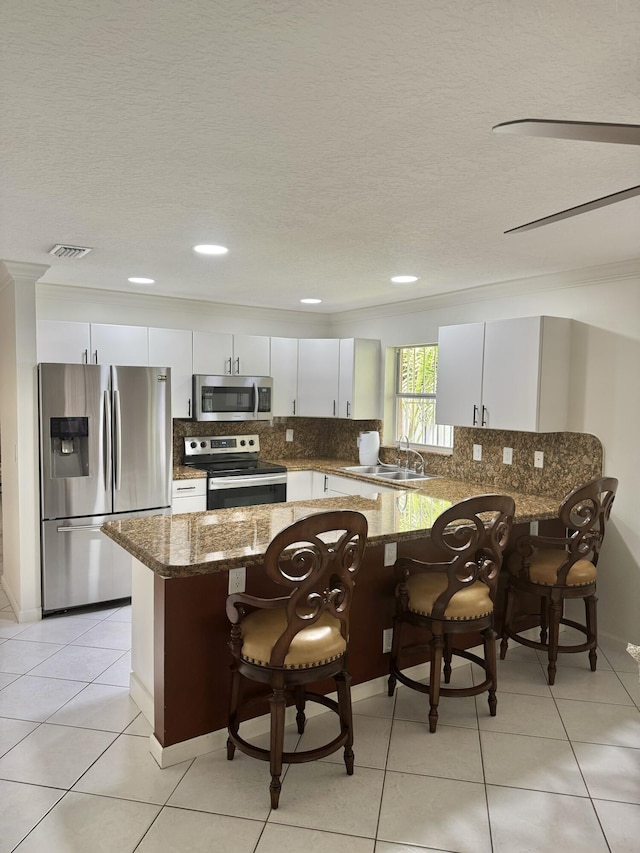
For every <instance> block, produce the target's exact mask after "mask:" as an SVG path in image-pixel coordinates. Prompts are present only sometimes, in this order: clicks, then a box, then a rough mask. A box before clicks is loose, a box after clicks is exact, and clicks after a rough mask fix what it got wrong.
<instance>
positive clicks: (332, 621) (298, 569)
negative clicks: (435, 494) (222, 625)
mask: <svg viewBox="0 0 640 853" xmlns="http://www.w3.org/2000/svg"><path fill="white" fill-rule="evenodd" d="M366 541H367V520H366V518H365V517H364V516H363V515H362V514H361V513H359V512H352V511H350V510H336V511H330V512H322V513H318V514H316V515H309V516H307V517H306V518H303V519H300V520H299V521H296V522H294V523H293V524H292V525H290V526H289V527H287V528H286V529H285V530H282V531H281V532H280V533H278V535H277V536H275V537H274V539H273V540H272V542H271V543H270V545H269V547H268V548H267V551H266V553H265V557H264V569H265V571H266V573H267V575H268V577H269V578H271V580H273V581H275V582H276V583H277V584H280V585H281V586H284V587H285V588H287V590H289V594H288V595H287V596H284V597H282V598H273V599H264V598H255V597H254V596H251V595H246V594H245V593H235V594H233V595H230V596H229V597H228V598H227V616H228V617H229V620H230V622H231V624H232V628H231V643H230V647H231V655H232V667H231V668H232V682H231V707H230V711H229V737H228V740H227V758H228V759H229V760H230V761H231V760H232V759H233V756H234V753H235V750H236V747H237V748H238V749H239V750H241V751H242V752H244V753H246V754H247V755H251V756H253V757H254V758H259V759H261V760H262V761H268V762H269V765H270V769H271V785H270V792H271V807H272V808H274V809H277V808H278V802H279V798H280V787H281V783H280V775H281V773H282V765H283V763H286V764H298V763H301V762H305V761H314V760H316V759H318V758H324V757H325V756H327V755H330V754H331V753H333V752H336V751H337V750H338V749H340V748H341V747H344V762H345V765H346V768H347V774H348V775H352V774H353V760H354V754H353V748H352V746H353V723H352V716H351V676H350V675H349V671H348V669H347V645H348V640H349V608H350V605H351V597H352V594H353V586H354V577H355V575H356V573H357V571H358V569H359V567H360V563H361V562H362V556H363V553H364V548H365V545H366ZM330 677H331V678H334V679H335V683H336V689H337V693H338V701H337V702H335V701H334V700H332V699H329V698H328V697H326V696H323V695H320V694H318V693H313V692H311V691H310V690H308V685H310V684H312V683H314V682H319V681H322V680H323V679H325V678H330ZM243 679H249V680H251V681H257V682H260V683H262V684H266V685H268V688H269V705H270V715H271V741H270V748H269V749H261V748H259V747H257V746H254V745H253V744H251V743H249V742H248V741H246V740H244V739H243V738H242V737H241V735H240V734H239V727H240V722H241V716H242V712H243V711H245V710H247V709H248V708H249V707H251V706H252V705H254V704H255V703H257V702H260V701H262V702H263V701H264V696H261V697H256V698H253V699H249V700H247V701H246V702H244V703H243V701H242V696H241V694H242V683H243ZM288 695H291V696H292V697H293V699H294V700H295V704H296V708H297V716H296V721H297V725H298V732H299V733H300V734H302V733H303V732H304V727H305V719H306V718H305V713H304V711H305V702H306V701H307V700H310V701H314V702H318V703H320V704H321V705H324V706H325V707H327V708H329V709H330V710H331V711H334V712H335V713H336V714H338V716H339V718H340V734H339V735H338V736H337V737H336V738H334V739H333V740H332V741H330V742H329V743H326V744H324V745H323V746H320V747H316V748H315V749H309V750H306V751H303V752H284V751H283V749H284V726H285V709H286V705H287V696H288Z"/></svg>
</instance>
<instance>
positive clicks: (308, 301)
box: [300, 299, 322, 305]
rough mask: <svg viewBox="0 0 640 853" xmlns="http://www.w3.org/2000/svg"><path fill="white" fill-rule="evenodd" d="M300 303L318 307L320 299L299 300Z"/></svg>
mask: <svg viewBox="0 0 640 853" xmlns="http://www.w3.org/2000/svg"><path fill="white" fill-rule="evenodd" d="M300 302H304V304H305V305H319V304H320V303H321V302H322V299H301V300H300Z"/></svg>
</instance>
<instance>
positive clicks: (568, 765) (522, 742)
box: [480, 732, 587, 797]
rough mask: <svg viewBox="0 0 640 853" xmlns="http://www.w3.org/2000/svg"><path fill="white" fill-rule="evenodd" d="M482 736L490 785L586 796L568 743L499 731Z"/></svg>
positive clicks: (485, 765) (485, 770) (486, 774)
mask: <svg viewBox="0 0 640 853" xmlns="http://www.w3.org/2000/svg"><path fill="white" fill-rule="evenodd" d="M480 739H481V742H482V760H483V763H484V773H485V779H486V781H487V784H488V785H504V786H508V787H512V788H530V789H531V790H534V791H549V792H551V793H555V794H572V795H574V796H578V797H586V796H587V789H586V787H585V784H584V782H583V780H582V776H581V774H580V769H579V767H578V764H577V762H576V759H575V757H574V754H573V750H572V749H571V745H570V744H569V743H568V742H566V741H559V740H552V739H549V738H541V737H527V736H526V735H511V734H502V733H500V732H481V733H480Z"/></svg>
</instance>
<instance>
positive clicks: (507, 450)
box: [502, 447, 513, 465]
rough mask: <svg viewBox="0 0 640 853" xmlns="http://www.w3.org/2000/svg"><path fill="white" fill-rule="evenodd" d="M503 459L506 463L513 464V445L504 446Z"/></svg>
mask: <svg viewBox="0 0 640 853" xmlns="http://www.w3.org/2000/svg"><path fill="white" fill-rule="evenodd" d="M502 461H503V462H504V464H505V465H511V464H512V462H513V447H503V448H502Z"/></svg>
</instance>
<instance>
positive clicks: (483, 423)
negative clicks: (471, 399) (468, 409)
mask: <svg viewBox="0 0 640 853" xmlns="http://www.w3.org/2000/svg"><path fill="white" fill-rule="evenodd" d="M486 414H487V409H486V406H483V407H482V426H486V425H487V418H486Z"/></svg>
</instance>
